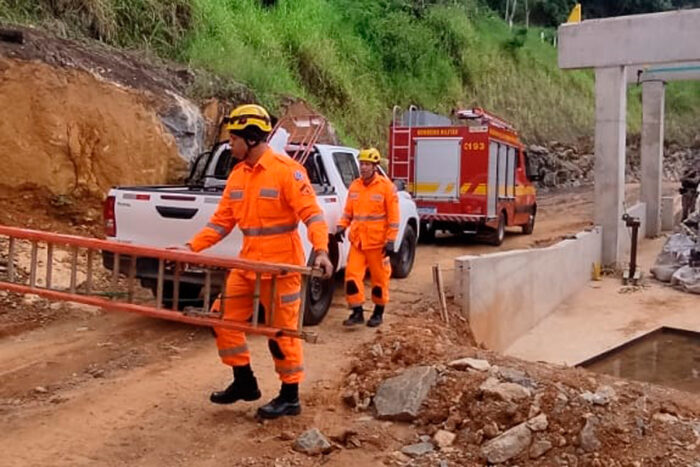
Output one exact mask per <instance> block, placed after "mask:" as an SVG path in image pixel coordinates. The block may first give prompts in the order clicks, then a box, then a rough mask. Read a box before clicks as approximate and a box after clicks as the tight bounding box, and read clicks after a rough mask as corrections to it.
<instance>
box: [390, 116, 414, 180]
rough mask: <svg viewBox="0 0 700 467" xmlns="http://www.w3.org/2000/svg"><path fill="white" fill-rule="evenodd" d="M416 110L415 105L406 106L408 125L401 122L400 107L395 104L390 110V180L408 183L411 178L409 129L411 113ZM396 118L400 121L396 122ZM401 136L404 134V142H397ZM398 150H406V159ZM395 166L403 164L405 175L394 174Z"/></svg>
mask: <svg viewBox="0 0 700 467" xmlns="http://www.w3.org/2000/svg"><path fill="white" fill-rule="evenodd" d="M417 110H418V109H417V107H416V106H415V105H410V106H409V107H408V125H404V124H403V117H404V115H403V114H401V107H399V106H398V105H395V106H394V108H393V110H392V112H391V113H392V116H391V154H390V155H389V158H390V159H389V160H390V164H389V170H390V173H389V177H390V178H391V179H392V180H403V181H404V182H405V183H409V180H410V178H411V177H410V175H409V173H408V172H409V168H410V164H411V148H412V142H411V129H412V128H413V113H414V112H415V111H417ZM398 120H402V121H401V122H400V123H397V122H398ZM403 136H405V140H406V144H398V143H399V139H403V138H402V137H403ZM399 151H406V159H402V158H401V157H399V155H398V152H399ZM397 166H405V171H406V175H405V176H404V175H401V176H399V175H397V174H396V167H397Z"/></svg>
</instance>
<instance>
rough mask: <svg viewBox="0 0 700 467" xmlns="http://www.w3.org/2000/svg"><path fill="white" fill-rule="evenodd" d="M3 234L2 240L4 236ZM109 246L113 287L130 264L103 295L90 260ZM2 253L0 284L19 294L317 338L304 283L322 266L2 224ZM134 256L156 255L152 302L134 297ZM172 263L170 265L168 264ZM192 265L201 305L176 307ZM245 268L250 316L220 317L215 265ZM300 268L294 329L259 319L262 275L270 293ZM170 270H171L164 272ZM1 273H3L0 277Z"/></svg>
mask: <svg viewBox="0 0 700 467" xmlns="http://www.w3.org/2000/svg"><path fill="white" fill-rule="evenodd" d="M3 237H5V238H6V241H5V238H3ZM27 243H28V244H29V248H30V258H29V274H28V275H27V274H26V272H25V271H24V270H22V269H21V268H18V267H17V265H16V264H15V263H16V262H17V261H18V254H19V252H18V249H19V248H20V247H21V246H26V244H27ZM40 245H46V259H45V263H44V264H45V266H46V271H45V277H44V278H43V285H42V286H40V285H39V277H38V273H39V263H40V260H39V249H40ZM61 247H63V248H66V247H67V248H68V249H69V251H70V284H69V285H68V286H67V287H64V288H60V287H56V286H54V285H55V284H54V277H53V272H54V271H53V269H54V259H55V258H54V254H55V251H56V249H57V248H61ZM105 251H106V252H111V253H112V254H113V255H114V267H113V270H112V273H111V287H112V288H113V289H117V288H118V287H119V284H118V280H119V278H120V275H121V272H120V270H119V269H120V267H119V264H120V259H121V258H120V257H121V256H123V255H125V256H127V257H128V258H129V268H128V271H125V272H126V276H125V277H126V289H127V291H126V292H125V293H121V294H113V296H112V298H105V295H106V294H105V293H104V292H102V291H99V290H96V288H95V283H94V279H95V273H94V268H93V266H94V265H93V263H94V260H95V253H100V252H105ZM0 253H1V254H2V255H3V256H5V255H6V257H7V266H6V269H5V271H4V274H2V273H0V289H2V290H7V291H9V292H16V293H20V294H35V295H38V296H40V297H43V298H46V299H49V300H58V301H68V302H75V303H81V304H85V305H91V306H95V307H99V308H102V309H104V310H107V311H125V312H130V313H137V314H141V315H144V316H150V317H153V318H160V319H166V320H170V321H178V322H181V323H188V324H194V325H198V326H209V327H221V328H227V329H235V330H238V331H243V332H246V333H250V334H260V335H263V336H267V337H281V336H289V337H295V338H299V339H304V340H306V341H309V342H315V341H316V340H317V335H316V333H313V332H308V331H305V330H304V329H303V320H304V311H303V310H304V305H305V300H306V289H307V285H308V280H309V278H311V277H318V276H321V274H322V273H321V271H319V270H316V269H312V268H309V267H304V266H294V265H288V264H278V263H264V262H258V261H249V260H243V259H237V258H228V257H218V256H211V255H206V254H201V253H193V252H188V251H180V250H166V249H163V248H153V247H146V246H138V245H131V244H126V243H121V242H114V241H107V240H100V239H94V238H86V237H78V236H73V235H63V234H56V233H51V232H42V231H37V230H29V229H22V228H17V227H8V226H2V225H0ZM83 255H84V256H85V257H86V258H87V267H86V270H85V281H84V282H83V283H82V284H81V287H80V289H81V290H80V291H78V288H79V286H78V279H77V278H78V269H79V268H78V265H79V264H78V263H79V259H80V258H82V257H83ZM138 258H155V259H157V260H158V275H157V292H156V297H155V303H135V301H134V293H135V281H136V280H137V278H136V262H137V259H138ZM166 264H167V265H168V269H169V270H170V269H171V270H172V273H171V274H172V278H173V279H172V280H173V307H172V309H166V308H164V307H163V306H162V303H163V288H164V283H165V280H166ZM170 266H172V267H170ZM186 266H187V267H190V266H196V267H197V268H198V269H201V270H203V271H204V293H203V295H204V297H203V298H204V306H203V308H202V309H192V308H190V309H189V310H188V311H179V310H178V309H177V307H178V301H179V297H178V291H179V288H180V287H179V285H180V279H181V271H182V268H183V267H186ZM234 269H238V270H244V271H250V272H254V273H255V289H254V293H253V310H252V313H251V316H252V318H251V321H250V322H247V321H246V322H240V321H232V320H227V319H224V317H223V316H224V306H225V303H226V301H225V300H221V302H220V310H219V312H211V311H209V305H210V293H211V275H212V272H215V271H222V270H223V271H226V272H228V271H230V270H234ZM293 273H298V274H300V275H301V305H300V309H299V322H298V324H297V329H286V328H275V327H272V326H269V325H266V324H260V323H258V308H259V305H260V288H261V281H262V279H263V275H264V276H265V280H267V279H268V277H269V280H271V287H270V288H271V293H272V295H273V296H274V294H275V290H276V284H277V279H278V278H279V277H281V276H284V275H286V274H293ZM168 275H170V273H168ZM3 276H4V277H3ZM119 296H126V300H121V301H120V300H118V299H117V298H118V297H119ZM268 311H269V313H268V314H267V316H269V322H274V321H273V319H272V317H273V316H274V312H275V300H270V310H268Z"/></svg>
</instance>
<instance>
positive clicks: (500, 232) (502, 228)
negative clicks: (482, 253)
mask: <svg viewBox="0 0 700 467" xmlns="http://www.w3.org/2000/svg"><path fill="white" fill-rule="evenodd" d="M505 237H506V215H505V213H503V211H501V213H500V214H499V215H498V226H497V227H496V228H495V229H489V233H488V236H487V237H486V241H487V242H488V243H489V244H490V245H493V246H500V245H501V243H503V239H504V238H505Z"/></svg>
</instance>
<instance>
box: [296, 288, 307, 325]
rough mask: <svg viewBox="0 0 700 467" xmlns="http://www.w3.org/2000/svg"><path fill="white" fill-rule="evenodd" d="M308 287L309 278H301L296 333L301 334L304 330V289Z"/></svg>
mask: <svg viewBox="0 0 700 467" xmlns="http://www.w3.org/2000/svg"><path fill="white" fill-rule="evenodd" d="M308 286H309V277H308V276H301V304H299V323H298V324H297V332H299V333H300V332H302V330H303V329H304V311H305V310H306V289H307V287H308Z"/></svg>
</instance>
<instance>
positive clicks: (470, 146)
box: [463, 142, 486, 151]
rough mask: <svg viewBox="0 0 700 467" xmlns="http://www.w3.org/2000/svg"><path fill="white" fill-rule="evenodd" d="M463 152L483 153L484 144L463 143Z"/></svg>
mask: <svg viewBox="0 0 700 467" xmlns="http://www.w3.org/2000/svg"><path fill="white" fill-rule="evenodd" d="M463 147H464V150H465V151H483V150H484V149H486V143H484V142H473V143H472V142H468V143H464V146H463Z"/></svg>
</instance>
